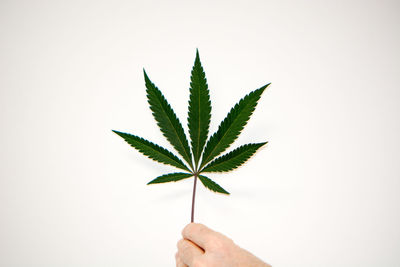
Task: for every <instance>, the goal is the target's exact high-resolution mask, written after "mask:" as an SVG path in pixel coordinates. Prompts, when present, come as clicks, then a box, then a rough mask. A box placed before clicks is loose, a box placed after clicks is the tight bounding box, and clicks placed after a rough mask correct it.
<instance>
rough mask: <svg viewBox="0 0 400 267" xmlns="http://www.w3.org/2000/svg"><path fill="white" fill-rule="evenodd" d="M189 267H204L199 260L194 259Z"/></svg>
mask: <svg viewBox="0 0 400 267" xmlns="http://www.w3.org/2000/svg"><path fill="white" fill-rule="evenodd" d="M191 267H205V265H204V262H203V260H202V259H201V258H195V259H193V262H192V265H191Z"/></svg>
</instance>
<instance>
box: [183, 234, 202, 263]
mask: <svg viewBox="0 0 400 267" xmlns="http://www.w3.org/2000/svg"><path fill="white" fill-rule="evenodd" d="M177 247H178V257H179V258H180V259H181V260H182V262H183V263H184V264H186V265H188V266H192V264H193V262H194V261H195V260H197V258H199V257H201V256H203V254H204V251H203V250H202V249H201V248H199V247H198V246H196V244H194V243H193V242H191V241H189V240H186V239H181V240H179V241H178V244H177Z"/></svg>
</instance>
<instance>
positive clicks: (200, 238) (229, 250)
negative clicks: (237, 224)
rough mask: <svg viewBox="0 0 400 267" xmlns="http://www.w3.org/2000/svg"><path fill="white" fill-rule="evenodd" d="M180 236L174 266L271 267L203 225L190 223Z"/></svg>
mask: <svg viewBox="0 0 400 267" xmlns="http://www.w3.org/2000/svg"><path fill="white" fill-rule="evenodd" d="M182 236H183V239H181V240H179V241H178V244H177V247H178V252H177V253H176V254H175V259H176V267H271V266H270V265H268V264H267V263H265V262H263V261H261V260H260V259H258V258H257V257H256V256H254V255H253V254H251V253H250V252H248V251H246V250H244V249H242V248H240V247H239V246H237V245H236V244H235V243H234V242H233V241H232V240H231V239H229V238H228V237H226V236H224V235H223V234H221V233H218V232H215V231H213V230H211V229H210V228H208V227H206V226H205V225H202V224H199V223H190V224H188V225H187V226H186V227H185V228H184V229H183V231H182Z"/></svg>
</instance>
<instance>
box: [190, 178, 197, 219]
mask: <svg viewBox="0 0 400 267" xmlns="http://www.w3.org/2000/svg"><path fill="white" fill-rule="evenodd" d="M197 176H198V174H197V172H195V173H194V182H193V195H192V216H191V219H190V222H194V202H195V200H196V183H197Z"/></svg>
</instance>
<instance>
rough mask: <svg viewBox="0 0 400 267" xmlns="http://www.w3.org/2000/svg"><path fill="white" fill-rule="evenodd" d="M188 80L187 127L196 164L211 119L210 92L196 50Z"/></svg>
mask: <svg viewBox="0 0 400 267" xmlns="http://www.w3.org/2000/svg"><path fill="white" fill-rule="evenodd" d="M190 80H191V82H190V100H189V114H188V128H189V134H190V139H191V145H192V151H193V157H194V162H195V165H196V166H197V163H198V162H199V159H200V156H201V152H202V151H203V148H204V144H205V143H206V140H207V138H208V129H209V126H210V119H211V101H210V92H209V90H208V85H207V80H206V75H205V73H204V70H203V67H202V66H201V62H200V56H199V51H198V50H197V51H196V59H195V61H194V66H193V69H192V76H191V78H190Z"/></svg>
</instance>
